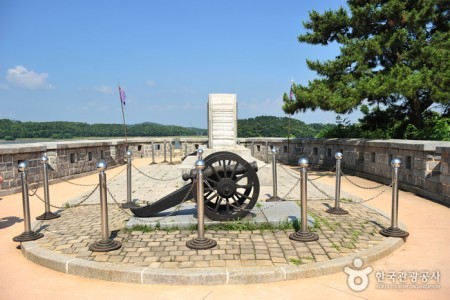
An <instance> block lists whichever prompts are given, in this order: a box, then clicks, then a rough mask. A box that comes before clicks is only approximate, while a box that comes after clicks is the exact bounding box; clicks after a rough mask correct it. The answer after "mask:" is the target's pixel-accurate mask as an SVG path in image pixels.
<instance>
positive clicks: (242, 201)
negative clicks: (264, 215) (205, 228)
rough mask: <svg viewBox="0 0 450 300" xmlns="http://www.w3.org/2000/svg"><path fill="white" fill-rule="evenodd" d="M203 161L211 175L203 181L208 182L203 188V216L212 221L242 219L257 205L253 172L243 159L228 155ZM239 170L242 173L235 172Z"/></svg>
mask: <svg viewBox="0 0 450 300" xmlns="http://www.w3.org/2000/svg"><path fill="white" fill-rule="evenodd" d="M204 161H205V166H206V168H208V167H210V168H211V169H212V171H213V173H212V175H211V176H209V177H205V179H206V181H207V182H208V184H206V183H205V184H204V199H205V214H206V215H207V216H208V217H209V218H210V219H211V220H214V221H231V220H238V219H241V218H243V217H245V216H246V215H247V214H248V213H249V212H250V210H251V209H252V208H253V207H254V206H255V204H256V201H258V196H259V179H258V176H257V174H256V171H255V170H254V169H253V168H252V167H251V165H250V164H249V163H248V162H247V161H245V160H244V159H243V158H242V157H240V156H239V155H237V154H234V153H231V152H225V151H222V152H216V153H213V154H211V155H209V156H207V157H205V159H204ZM224 166H225V167H224ZM226 166H229V167H226ZM239 166H241V167H243V169H244V172H236V170H237V168H238V167H239ZM238 173H239V174H238Z"/></svg>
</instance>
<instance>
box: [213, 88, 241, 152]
mask: <svg viewBox="0 0 450 300" xmlns="http://www.w3.org/2000/svg"><path fill="white" fill-rule="evenodd" d="M208 144H209V145H208V146H209V148H210V149H222V150H231V149H234V148H235V147H236V144H237V97H236V94H209V95H208Z"/></svg>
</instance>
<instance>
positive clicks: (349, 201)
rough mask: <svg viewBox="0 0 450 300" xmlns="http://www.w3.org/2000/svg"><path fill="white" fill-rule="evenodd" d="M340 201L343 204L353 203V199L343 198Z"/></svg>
mask: <svg viewBox="0 0 450 300" xmlns="http://www.w3.org/2000/svg"><path fill="white" fill-rule="evenodd" d="M340 201H341V202H343V203H352V202H353V199H350V198H341V199H340Z"/></svg>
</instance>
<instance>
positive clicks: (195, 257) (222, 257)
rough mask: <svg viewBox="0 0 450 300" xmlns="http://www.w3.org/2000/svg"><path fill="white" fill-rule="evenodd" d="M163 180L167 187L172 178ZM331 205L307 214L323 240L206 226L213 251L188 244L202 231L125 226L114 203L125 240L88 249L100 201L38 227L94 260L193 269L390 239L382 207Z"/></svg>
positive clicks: (52, 246) (55, 246)
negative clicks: (338, 211)
mask: <svg viewBox="0 0 450 300" xmlns="http://www.w3.org/2000/svg"><path fill="white" fill-rule="evenodd" d="M166 167H169V166H167V165H160V168H166ZM170 167H171V168H174V166H170ZM169 173H170V172H169ZM164 174H167V173H164ZM123 176H125V175H123ZM294 181H295V179H294ZM293 184H295V182H294V183H293ZM162 185H163V186H167V182H164V183H162ZM282 186H284V187H286V186H287V185H286V184H284V185H282ZM308 188H309V187H308ZM320 188H321V189H322V188H323V189H324V190H328V191H329V192H330V187H327V186H323V185H321V186H320ZM149 189H151V187H150V188H149ZM117 190H118V189H117V188H116V189H114V191H117ZM308 192H309V191H308ZM97 193H98V192H97ZM93 197H94V195H93ZM110 198H111V197H110ZM117 198H119V197H117ZM308 198H309V197H308ZM110 201H111V199H109V202H110ZM86 202H89V201H86ZM330 206H333V202H332V201H331V200H324V199H320V197H316V198H312V199H311V200H310V201H309V202H308V213H309V214H310V215H311V216H313V217H314V218H315V220H316V225H315V226H314V228H312V229H311V230H312V231H314V232H315V233H317V234H318V235H319V240H318V241H315V242H308V243H303V242H296V241H291V240H290V239H289V234H291V233H293V232H294V229H293V228H292V229H275V230H252V231H245V230H241V231H225V230H208V229H207V230H206V234H205V235H206V236H207V237H209V238H212V239H214V240H216V241H217V246H216V247H215V248H213V249H209V250H191V249H189V248H187V247H186V241H188V240H191V239H192V238H194V237H196V236H197V232H196V231H195V230H192V231H191V230H156V231H152V232H142V231H130V230H125V229H124V227H125V223H126V221H127V220H128V219H129V213H127V211H123V210H122V209H120V208H119V207H118V206H117V205H114V204H110V205H109V229H110V231H111V232H112V236H113V237H114V239H115V240H117V241H120V242H122V247H121V248H120V249H118V250H115V251H110V252H106V253H104V252H92V251H90V250H89V248H88V247H89V245H90V244H91V243H93V242H95V241H97V240H99V239H100V238H101V233H100V206H99V205H95V204H91V205H87V206H78V207H72V208H69V209H66V210H64V211H62V212H61V218H58V219H54V220H51V221H44V222H42V223H39V224H38V225H37V226H38V227H41V228H43V233H44V234H45V236H44V238H42V239H40V240H37V241H36V243H37V245H39V246H40V247H42V248H46V249H49V250H51V251H55V252H57V253H60V254H64V255H68V256H70V257H74V258H81V259H84V260H89V261H95V262H110V263H117V264H125V265H132V266H139V267H148V268H166V269H188V268H209V267H211V268H212V267H270V266H273V267H279V266H286V265H302V264H310V263H315V262H323V261H328V260H331V259H335V258H339V257H342V256H346V255H349V254H350V253H355V252H359V251H362V250H365V249H369V248H371V247H373V246H375V245H377V244H379V243H380V242H382V241H383V240H384V239H385V238H384V237H383V236H381V235H380V234H379V233H378V231H379V230H380V229H381V228H382V227H389V225H390V221H389V220H388V219H387V218H386V217H385V216H383V215H381V214H379V213H378V212H377V211H375V210H372V209H370V208H368V207H367V206H365V205H361V204H348V203H342V204H341V207H342V208H344V209H346V210H348V211H349V214H348V215H330V214H328V213H326V212H325V210H326V209H327V208H329V207H330ZM299 212H300V209H299Z"/></svg>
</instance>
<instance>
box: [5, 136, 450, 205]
mask: <svg viewBox="0 0 450 300" xmlns="http://www.w3.org/2000/svg"><path fill="white" fill-rule="evenodd" d="M207 142H208V139H207V138H173V137H165V138H133V139H128V145H129V150H131V151H132V152H133V156H134V157H152V152H153V151H152V149H153V146H154V148H155V157H157V158H162V157H167V159H169V156H170V148H172V156H173V159H174V161H177V160H178V161H180V160H181V158H182V157H184V156H186V155H188V154H190V153H192V152H194V151H195V150H196V149H197V148H198V147H199V146H200V145H203V144H206V143H207ZM237 142H238V144H240V145H241V146H243V147H245V148H247V149H249V150H250V153H251V155H252V156H253V157H254V158H256V159H259V160H261V161H264V162H266V163H269V162H270V161H271V160H272V153H271V149H272V148H273V147H276V148H277V149H278V152H277V161H279V162H281V163H290V164H296V162H297V160H298V158H299V157H307V158H308V159H309V161H310V165H311V166H312V167H326V168H330V169H331V168H332V167H333V166H334V165H335V161H336V160H335V158H334V154H335V153H336V152H337V151H340V152H342V153H343V159H342V168H343V172H344V173H349V174H354V175H358V176H360V177H364V178H368V179H371V180H375V181H378V182H383V183H389V182H390V178H391V171H392V168H391V166H390V161H391V160H392V158H394V157H398V158H400V159H401V160H402V166H401V168H400V172H399V185H400V188H402V189H404V190H408V191H411V192H414V193H417V194H419V195H421V196H425V197H428V198H431V199H433V200H436V201H439V202H442V203H446V204H450V172H449V165H450V142H438V141H409V140H361V139H311V138H308V139H292V140H289V141H288V140H287V139H284V138H240V139H237ZM152 145H153V146H152ZM164 145H165V146H164ZM125 149H126V144H125V140H124V139H114V140H83V141H62V142H42V143H29V144H11V145H9V144H6V145H0V174H1V176H2V177H3V183H2V184H1V189H0V195H6V194H12V193H15V192H18V191H20V187H21V183H20V177H19V172H18V169H17V166H18V164H19V163H20V162H21V161H24V160H27V161H28V162H29V170H28V181H29V183H30V184H31V185H33V184H37V183H41V182H42V163H41V161H40V159H41V157H42V156H44V155H47V156H48V158H49V162H50V166H51V167H52V168H53V169H54V172H50V174H49V179H50V182H51V183H52V182H57V181H59V180H63V179H64V180H67V179H72V178H76V177H80V176H85V175H87V174H89V173H93V172H96V167H95V165H96V163H97V162H98V161H100V160H104V161H106V162H107V163H108V166H109V167H114V166H117V165H122V164H124V158H125Z"/></svg>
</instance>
